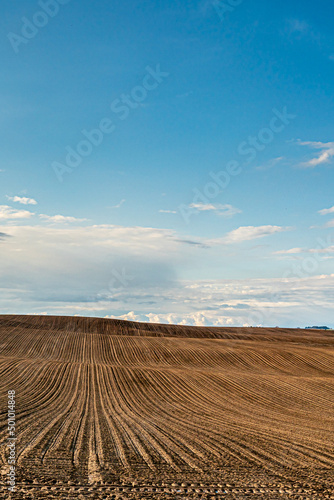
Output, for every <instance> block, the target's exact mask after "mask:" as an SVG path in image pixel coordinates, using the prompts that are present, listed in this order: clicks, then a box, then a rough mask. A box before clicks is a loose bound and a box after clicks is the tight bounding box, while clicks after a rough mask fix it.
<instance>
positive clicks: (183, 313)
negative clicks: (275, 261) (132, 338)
mask: <svg viewBox="0 0 334 500" xmlns="http://www.w3.org/2000/svg"><path fill="white" fill-rule="evenodd" d="M145 295H146V297H147V298H148V297H149V298H150V299H151V300H150V303H153V310H152V308H151V310H149V311H147V308H146V310H145V308H143V305H142V303H141V302H140V301H139V300H138V301H136V300H135V299H132V301H131V303H132V306H133V308H132V309H131V311H130V312H127V311H129V309H127V310H126V312H123V313H120V314H115V313H114V314H112V315H109V314H108V315H107V317H112V318H120V319H129V320H132V321H144V322H150V323H168V324H180V325H182V324H189V325H196V326H209V325H212V326H242V325H265V326H270V325H271V326H275V325H280V326H291V327H298V326H300V327H304V326H306V324H307V323H309V322H310V321H311V323H312V322H313V323H314V320H317V319H319V318H318V314H319V311H321V317H322V318H323V322H324V323H328V324H329V325H331V324H332V322H333V319H332V318H333V315H332V301H333V296H334V274H332V275H320V276H312V277H306V278H299V277H298V278H297V277H292V278H275V279H248V280H207V281H205V280H203V281H192V282H191V281H186V282H182V283H179V284H178V285H177V286H174V287H171V288H169V289H166V290H162V289H161V288H159V287H158V288H156V289H154V290H153V289H146V290H145ZM125 297H126V291H125V296H124V298H123V299H122V300H121V302H122V304H123V305H124V307H125V308H126V302H127V301H126V298H125ZM151 307H152V306H151ZM313 323H312V324H313ZM316 323H317V321H315V323H314V324H316Z"/></svg>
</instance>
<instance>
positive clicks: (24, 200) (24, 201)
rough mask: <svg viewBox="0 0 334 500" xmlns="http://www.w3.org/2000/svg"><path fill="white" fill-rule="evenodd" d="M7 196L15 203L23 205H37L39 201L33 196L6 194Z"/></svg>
mask: <svg viewBox="0 0 334 500" xmlns="http://www.w3.org/2000/svg"><path fill="white" fill-rule="evenodd" d="M6 198H7V199H8V200H10V201H13V202H14V203H21V205H37V201H36V200H34V199H33V198H25V197H21V196H6Z"/></svg>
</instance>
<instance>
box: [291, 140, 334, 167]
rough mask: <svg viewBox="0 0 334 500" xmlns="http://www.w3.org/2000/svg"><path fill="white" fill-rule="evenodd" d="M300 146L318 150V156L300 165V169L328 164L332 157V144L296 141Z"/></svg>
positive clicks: (333, 145)
mask: <svg viewBox="0 0 334 500" xmlns="http://www.w3.org/2000/svg"><path fill="white" fill-rule="evenodd" d="M298 144H299V145H300V146H308V147H310V148H312V149H315V150H319V154H318V155H317V156H316V157H315V158H311V159H310V160H308V161H305V162H303V163H301V164H300V167H304V168H314V167H317V166H319V165H324V164H327V163H330V161H331V160H332V158H333V157H334V142H314V141H304V142H303V141H298Z"/></svg>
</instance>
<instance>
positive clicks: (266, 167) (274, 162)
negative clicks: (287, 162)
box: [255, 156, 284, 170]
mask: <svg viewBox="0 0 334 500" xmlns="http://www.w3.org/2000/svg"><path fill="white" fill-rule="evenodd" d="M283 160H284V157H283V156H279V157H278V158H273V159H272V160H269V161H268V162H267V163H265V164H264V165H259V166H258V167H255V170H270V169H271V168H273V167H275V166H276V165H277V164H278V163H281V162H282V161H283Z"/></svg>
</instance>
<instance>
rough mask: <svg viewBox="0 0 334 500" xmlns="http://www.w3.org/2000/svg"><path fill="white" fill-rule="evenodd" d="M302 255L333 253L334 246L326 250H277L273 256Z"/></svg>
mask: <svg viewBox="0 0 334 500" xmlns="http://www.w3.org/2000/svg"><path fill="white" fill-rule="evenodd" d="M302 253H311V254H330V253H334V245H331V246H329V247H326V248H290V249H289V250H279V251H278V252H274V255H298V254H302Z"/></svg>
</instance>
